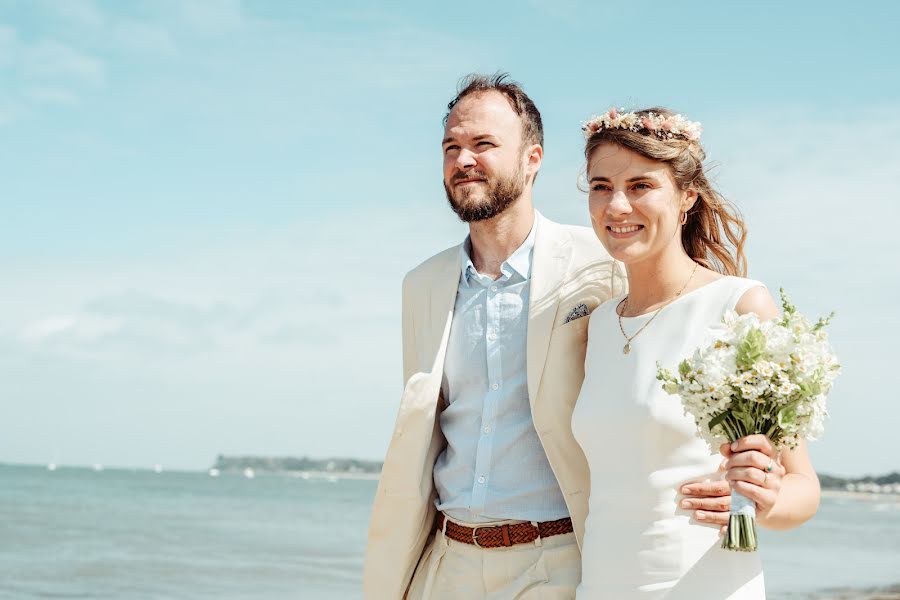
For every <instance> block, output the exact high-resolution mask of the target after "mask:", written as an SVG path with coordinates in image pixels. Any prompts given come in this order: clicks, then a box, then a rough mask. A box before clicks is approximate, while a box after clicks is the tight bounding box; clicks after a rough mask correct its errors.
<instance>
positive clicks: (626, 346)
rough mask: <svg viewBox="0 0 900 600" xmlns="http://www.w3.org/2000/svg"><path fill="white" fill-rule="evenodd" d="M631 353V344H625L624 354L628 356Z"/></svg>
mask: <svg viewBox="0 0 900 600" xmlns="http://www.w3.org/2000/svg"><path fill="white" fill-rule="evenodd" d="M629 352H631V342H625V347H624V348H622V354H628V353H629Z"/></svg>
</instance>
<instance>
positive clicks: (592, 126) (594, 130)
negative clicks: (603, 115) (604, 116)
mask: <svg viewBox="0 0 900 600" xmlns="http://www.w3.org/2000/svg"><path fill="white" fill-rule="evenodd" d="M588 129H590V130H591V133H597V132H598V131H600V123H597V122H596V121H594V122H593V123H591V124H590V125H588Z"/></svg>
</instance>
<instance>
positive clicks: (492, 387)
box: [491, 383, 500, 390]
mask: <svg viewBox="0 0 900 600" xmlns="http://www.w3.org/2000/svg"><path fill="white" fill-rule="evenodd" d="M491 389H492V390H499V389H500V384H499V383H492V384H491Z"/></svg>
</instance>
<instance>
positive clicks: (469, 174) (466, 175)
mask: <svg viewBox="0 0 900 600" xmlns="http://www.w3.org/2000/svg"><path fill="white" fill-rule="evenodd" d="M466 179H483V180H485V181H487V175H485V174H484V173H482V172H481V171H478V170H477V169H470V170H468V171H465V172H462V173H457V174H456V175H454V176H453V177H451V178H450V181H451V182H453V183H456V182H457V181H465V180H466Z"/></svg>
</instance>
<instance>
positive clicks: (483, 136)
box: [441, 133, 497, 146]
mask: <svg viewBox="0 0 900 600" xmlns="http://www.w3.org/2000/svg"><path fill="white" fill-rule="evenodd" d="M495 139H497V136H495V135H494V134H492V133H481V134H479V135H476V136H475V137H473V138H472V140H474V141H476V142H478V141H480V140H495ZM455 141H456V138H455V137H453V136H452V135H448V136H447V137H445V138H444V139H443V141H441V146H443V145H444V144H448V143H450V142H455Z"/></svg>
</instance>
